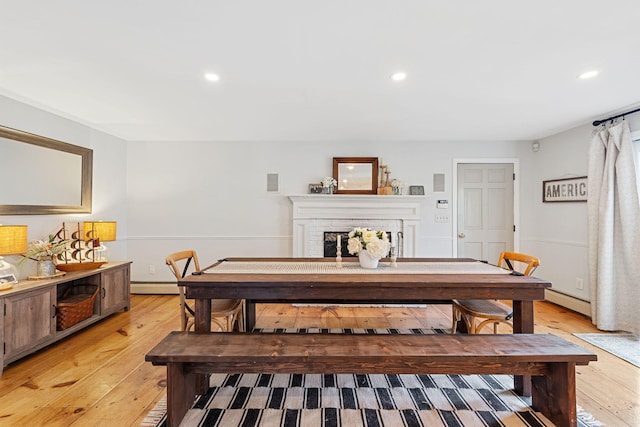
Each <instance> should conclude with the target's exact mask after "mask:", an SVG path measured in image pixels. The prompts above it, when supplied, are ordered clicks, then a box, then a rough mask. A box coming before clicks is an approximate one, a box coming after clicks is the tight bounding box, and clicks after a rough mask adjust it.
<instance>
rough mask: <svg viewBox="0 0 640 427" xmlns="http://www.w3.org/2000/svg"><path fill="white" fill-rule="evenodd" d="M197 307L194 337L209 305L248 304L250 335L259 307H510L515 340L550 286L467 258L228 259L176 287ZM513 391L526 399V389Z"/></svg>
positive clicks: (202, 328) (205, 326) (519, 385)
mask: <svg viewBox="0 0 640 427" xmlns="http://www.w3.org/2000/svg"><path fill="white" fill-rule="evenodd" d="M178 285H179V286H184V287H185V296H186V298H189V299H194V300H195V331H196V332H210V331H211V320H210V319H211V299H216V298H224V299H226V298H231V299H244V300H245V301H246V314H245V315H246V319H245V325H246V327H247V330H251V329H252V328H253V327H254V325H255V320H256V314H255V306H256V304H258V303H325V304H416V303H421V304H422V303H427V304H428V303H446V302H448V301H451V300H452V299H468V298H473V299H499V300H511V301H513V332H514V333H525V334H530V333H533V332H534V330H533V329H534V311H533V301H536V300H544V298H545V289H548V288H550V287H551V283H550V282H549V281H547V280H544V279H540V278H537V277H532V276H524V275H521V274H519V273H514V272H511V271H509V270H505V269H502V268H500V267H497V266H494V265H491V264H487V263H485V262H481V261H477V260H474V259H470V258H406V259H398V260H397V261H396V262H395V263H393V264H392V263H391V262H390V261H389V260H387V259H382V260H381V261H380V263H379V266H378V268H376V269H364V268H362V267H360V265H359V264H358V262H357V258H343V259H342V261H341V262H340V263H338V262H337V261H336V259H335V258H225V259H221V260H219V261H217V262H216V263H214V264H212V265H211V266H209V267H206V268H204V269H203V270H202V271H200V272H196V273H194V274H192V275H189V276H187V277H185V278H183V279H182V280H180V281H179V282H178ZM515 383H516V385H515V389H516V391H518V392H519V393H520V394H521V395H528V392H529V390H528V385H527V382H526V381H524V382H523V379H522V378H516V381H515Z"/></svg>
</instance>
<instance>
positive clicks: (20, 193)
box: [0, 126, 93, 215]
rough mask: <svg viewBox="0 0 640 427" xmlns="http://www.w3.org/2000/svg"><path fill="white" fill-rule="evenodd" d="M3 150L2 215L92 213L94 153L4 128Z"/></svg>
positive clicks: (0, 128)
mask: <svg viewBox="0 0 640 427" xmlns="http://www.w3.org/2000/svg"><path fill="white" fill-rule="evenodd" d="M23 144H28V145H26V146H25V145H23ZM0 151H1V152H2V153H3V163H4V162H6V163H5V165H6V166H5V167H3V168H2V170H0V186H2V187H3V188H5V189H9V190H11V191H9V190H7V191H2V193H4V194H0V215H48V214H68V213H91V197H92V176H93V150H91V149H89V148H85V147H80V146H77V145H73V144H69V143H66V142H62V141H58V140H55V139H51V138H47V137H44V136H40V135H35V134H32V133H28V132H23V131H20V130H16V129H12V128H8V127H4V126H0ZM21 179H23V180H24V181H27V179H28V183H22V184H20V180H21ZM33 183H41V185H38V184H33ZM52 194H53V195H52Z"/></svg>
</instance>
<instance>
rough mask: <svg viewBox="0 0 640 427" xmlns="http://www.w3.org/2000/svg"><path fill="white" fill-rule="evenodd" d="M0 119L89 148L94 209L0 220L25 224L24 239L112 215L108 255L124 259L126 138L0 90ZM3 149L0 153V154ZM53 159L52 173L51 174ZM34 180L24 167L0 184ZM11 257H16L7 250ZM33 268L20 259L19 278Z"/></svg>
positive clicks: (26, 183)
mask: <svg viewBox="0 0 640 427" xmlns="http://www.w3.org/2000/svg"><path fill="white" fill-rule="evenodd" d="M0 125H2V126H6V127H10V128H14V129H19V130H22V131H25V132H30V133H34V134H37V135H42V136H46V137H48V138H53V139H57V140H60V141H64V142H68V143H70V144H74V145H79V146H82V147H87V148H91V149H92V150H93V213H92V214H73V215H24V216H23V215H0V224H8V225H9V224H26V225H28V226H29V229H28V232H29V235H28V238H29V240H35V239H44V238H46V237H47V235H48V234H50V233H54V232H56V231H57V230H58V229H59V228H60V226H61V225H62V222H70V223H74V222H81V221H85V220H101V219H102V220H115V221H117V222H118V241H115V242H110V244H109V245H108V246H109V250H110V252H111V256H112V258H113V259H129V256H128V254H127V248H126V239H125V237H126V235H127V217H126V213H127V207H126V198H125V196H126V182H127V177H126V141H124V140H122V139H119V138H116V137H113V136H110V135H107V134H105V133H102V132H100V131H97V130H95V129H92V128H90V127H88V126H85V125H83V124H80V123H78V122H75V121H73V120H69V119H66V118H63V117H60V116H58V115H55V114H52V113H49V112H46V111H43V110H41V109H38V108H34V107H31V106H28V105H26V104H24V103H21V102H18V101H15V100H12V99H10V98H7V97H4V96H0ZM1 156H2V153H0V157H1ZM54 167H55V165H52V167H51V169H52V170H51V177H52V179H55V175H56V174H55V171H54ZM6 185H13V186H16V185H19V186H37V185H38V183H37V182H32V181H30V180H29V173H28V170H27V169H26V167H25V168H24V172H23V173H22V174H21V175H20V176H16V179H15V182H3V183H0V186H6ZM7 259H8V260H9V261H10V262H13V263H16V262H17V261H18V260H19V259H20V257H18V256H8V257H7ZM32 274H35V263H33V262H31V261H28V262H26V263H24V264H21V267H20V278H25V277H27V276H29V275H32Z"/></svg>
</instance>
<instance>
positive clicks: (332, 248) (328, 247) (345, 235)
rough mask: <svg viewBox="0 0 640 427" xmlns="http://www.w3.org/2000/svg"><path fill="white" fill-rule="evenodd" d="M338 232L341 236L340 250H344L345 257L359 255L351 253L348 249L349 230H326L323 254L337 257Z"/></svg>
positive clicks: (343, 255)
mask: <svg viewBox="0 0 640 427" xmlns="http://www.w3.org/2000/svg"><path fill="white" fill-rule="evenodd" d="M338 234H339V235H340V236H341V237H340V251H341V252H342V254H341V256H342V257H343V258H346V257H355V256H357V255H351V254H350V253H349V251H348V250H347V239H349V232H348V231H344V232H343V231H325V232H324V240H323V246H324V251H323V256H324V257H325V258H326V257H329V258H335V257H336V256H337V255H338V254H337V248H338V245H337V242H338Z"/></svg>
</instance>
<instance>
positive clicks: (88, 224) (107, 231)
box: [84, 221, 116, 261]
mask: <svg viewBox="0 0 640 427" xmlns="http://www.w3.org/2000/svg"><path fill="white" fill-rule="evenodd" d="M84 235H85V237H87V238H88V239H89V240H90V241H91V247H92V248H93V250H94V254H95V256H94V261H108V260H109V249H108V248H107V247H106V246H105V245H104V244H103V242H112V241H114V240H116V222H115V221H85V223H84Z"/></svg>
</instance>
